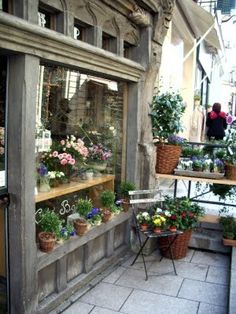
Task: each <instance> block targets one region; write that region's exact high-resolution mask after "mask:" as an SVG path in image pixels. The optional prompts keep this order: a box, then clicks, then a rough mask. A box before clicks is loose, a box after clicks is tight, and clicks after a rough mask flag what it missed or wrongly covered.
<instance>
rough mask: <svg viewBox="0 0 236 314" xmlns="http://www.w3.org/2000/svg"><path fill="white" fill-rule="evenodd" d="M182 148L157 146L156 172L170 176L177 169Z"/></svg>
mask: <svg viewBox="0 0 236 314" xmlns="http://www.w3.org/2000/svg"><path fill="white" fill-rule="evenodd" d="M181 151H182V147H181V146H179V145H169V144H163V143H161V144H157V146H156V154H157V159H156V172H157V173H165V174H171V173H173V172H174V169H175V168H176V167H177V164H178V161H179V158H180V155H181Z"/></svg>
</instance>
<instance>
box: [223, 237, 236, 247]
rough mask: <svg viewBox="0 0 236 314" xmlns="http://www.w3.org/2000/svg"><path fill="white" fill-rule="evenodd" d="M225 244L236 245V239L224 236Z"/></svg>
mask: <svg viewBox="0 0 236 314" xmlns="http://www.w3.org/2000/svg"><path fill="white" fill-rule="evenodd" d="M223 244H224V245H226V246H236V240H231V239H225V238H223Z"/></svg>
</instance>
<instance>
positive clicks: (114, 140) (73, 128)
mask: <svg viewBox="0 0 236 314" xmlns="http://www.w3.org/2000/svg"><path fill="white" fill-rule="evenodd" d="M39 73H40V75H39V84H38V97H37V117H36V121H37V126H38V127H39V126H40V125H41V128H43V129H46V130H48V131H50V132H51V137H52V141H54V140H61V139H65V138H66V137H67V136H68V135H74V136H76V137H77V138H78V137H79V138H82V139H83V140H84V142H85V144H86V146H89V145H91V143H101V144H103V145H105V146H106V147H107V148H108V149H110V150H111V151H112V154H113V155H112V159H111V160H110V162H109V165H108V167H107V169H106V172H107V173H115V174H116V178H117V177H120V175H121V160H122V136H123V102H124V100H123V90H124V83H121V82H117V81H111V80H108V79H104V78H101V77H95V76H91V75H87V74H84V73H80V72H78V71H74V70H71V69H68V68H65V67H57V66H49V65H41V66H40V71H39Z"/></svg>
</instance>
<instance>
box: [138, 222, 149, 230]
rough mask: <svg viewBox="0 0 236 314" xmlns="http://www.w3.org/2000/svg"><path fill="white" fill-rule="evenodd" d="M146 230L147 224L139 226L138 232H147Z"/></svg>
mask: <svg viewBox="0 0 236 314" xmlns="http://www.w3.org/2000/svg"><path fill="white" fill-rule="evenodd" d="M147 229H148V224H146V223H143V224H140V230H141V231H147Z"/></svg>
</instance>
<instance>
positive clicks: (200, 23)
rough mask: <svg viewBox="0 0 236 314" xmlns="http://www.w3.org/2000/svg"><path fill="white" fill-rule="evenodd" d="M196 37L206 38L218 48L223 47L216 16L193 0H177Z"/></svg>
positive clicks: (211, 44)
mask: <svg viewBox="0 0 236 314" xmlns="http://www.w3.org/2000/svg"><path fill="white" fill-rule="evenodd" d="M177 3H178V4H179V6H180V7H181V9H182V11H183V13H184V15H185V16H186V19H187V21H188V23H189V25H190V27H191V29H192V31H193V33H194V35H195V37H196V38H201V37H204V36H205V35H206V34H207V35H206V36H205V38H204V40H205V41H206V42H207V43H208V44H209V45H210V46H213V47H214V48H216V49H221V45H220V41H219V37H218V35H217V31H216V29H215V21H214V17H213V16H212V15H211V14H210V13H209V12H207V11H206V10H204V9H203V8H202V7H201V6H199V5H197V4H196V3H195V2H194V1H193V0H177Z"/></svg>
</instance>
